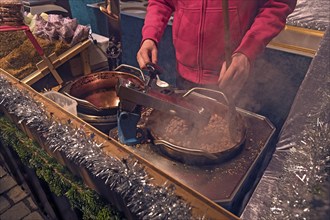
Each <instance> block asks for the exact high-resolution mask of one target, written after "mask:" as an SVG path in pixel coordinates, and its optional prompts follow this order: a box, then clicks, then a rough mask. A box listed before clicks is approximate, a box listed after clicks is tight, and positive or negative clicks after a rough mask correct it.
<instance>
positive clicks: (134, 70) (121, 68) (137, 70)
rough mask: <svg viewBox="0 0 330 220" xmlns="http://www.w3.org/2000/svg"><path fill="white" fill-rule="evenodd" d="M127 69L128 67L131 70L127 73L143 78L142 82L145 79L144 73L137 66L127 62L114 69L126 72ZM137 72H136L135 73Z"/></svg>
mask: <svg viewBox="0 0 330 220" xmlns="http://www.w3.org/2000/svg"><path fill="white" fill-rule="evenodd" d="M127 69H130V70H131V71H130V72H129V73H131V74H133V75H135V76H137V77H139V78H141V79H142V80H143V82H145V81H146V79H145V77H144V74H143V72H142V70H141V69H139V68H136V67H134V66H130V65H127V64H121V65H119V66H118V67H117V68H116V69H115V71H119V72H127ZM137 73H138V74H137Z"/></svg>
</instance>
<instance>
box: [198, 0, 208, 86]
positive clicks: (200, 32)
mask: <svg viewBox="0 0 330 220" xmlns="http://www.w3.org/2000/svg"><path fill="white" fill-rule="evenodd" d="M205 1H206V0H202V13H201V18H200V25H199V42H198V83H201V79H202V55H203V53H202V51H203V31H202V30H203V29H204V20H205V16H204V15H205Z"/></svg>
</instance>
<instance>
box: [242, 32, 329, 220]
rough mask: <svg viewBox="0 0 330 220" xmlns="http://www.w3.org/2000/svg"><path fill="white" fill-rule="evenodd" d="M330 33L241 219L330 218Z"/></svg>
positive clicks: (304, 82) (327, 34) (306, 78)
mask: <svg viewBox="0 0 330 220" xmlns="http://www.w3.org/2000/svg"><path fill="white" fill-rule="evenodd" d="M329 48H330V28H328V29H327V31H326V33H325V37H324V38H323V40H322V42H321V44H320V47H319V50H318V52H317V54H316V56H315V58H314V59H313V61H312V63H311V65H310V68H309V70H308V72H307V74H306V77H305V79H304V80H303V83H302V84H301V86H300V88H299V91H298V93H297V95H296V98H295V100H294V103H293V105H292V108H291V110H290V113H289V116H288V118H287V120H286V122H285V124H284V126H283V128H282V130H281V133H280V138H279V142H278V144H277V146H276V151H275V153H274V155H273V158H272V160H271V162H270V164H269V166H268V168H267V169H266V171H265V174H264V175H263V177H262V178H261V180H260V182H259V184H258V186H257V188H256V190H255V191H254V193H253V195H252V197H251V199H250V201H249V202H248V204H247V206H246V208H245V209H244V212H243V214H242V215H241V218H242V219H260V218H262V219H328V218H329V216H330V199H329V189H330V181H329V163H330V151H329V149H330V148H329V146H330V136H329V133H330V132H329V123H330V114H329V113H330V90H329V88H330V84H329V83H330V62H329V60H330V56H329V55H330V50H329Z"/></svg>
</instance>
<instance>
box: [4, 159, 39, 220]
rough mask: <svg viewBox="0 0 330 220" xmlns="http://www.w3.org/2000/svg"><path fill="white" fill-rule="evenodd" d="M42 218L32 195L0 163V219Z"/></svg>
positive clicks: (25, 219) (24, 219)
mask: <svg viewBox="0 0 330 220" xmlns="http://www.w3.org/2000/svg"><path fill="white" fill-rule="evenodd" d="M19 219H23V220H44V219H45V218H44V217H43V215H42V214H41V212H40V210H39V208H38V206H37V205H36V204H35V203H34V201H33V200H32V197H31V196H30V195H29V194H28V193H27V192H26V191H24V189H23V188H22V187H21V186H19V185H18V184H17V182H16V181H15V180H14V178H13V177H12V176H10V174H9V173H8V172H6V170H5V169H4V167H2V166H1V163H0V220H19Z"/></svg>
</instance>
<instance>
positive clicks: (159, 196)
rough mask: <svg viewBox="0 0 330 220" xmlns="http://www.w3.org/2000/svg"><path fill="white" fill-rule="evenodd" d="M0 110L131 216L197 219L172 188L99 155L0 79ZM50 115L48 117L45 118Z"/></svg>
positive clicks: (80, 133) (92, 144) (136, 167)
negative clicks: (97, 181) (96, 181)
mask: <svg viewBox="0 0 330 220" xmlns="http://www.w3.org/2000/svg"><path fill="white" fill-rule="evenodd" d="M0 106H2V107H3V108H4V109H6V110H7V111H8V112H9V113H10V114H12V115H15V116H16V117H17V118H18V123H25V125H26V126H28V127H29V128H30V129H32V130H34V131H37V132H38V134H39V135H40V136H42V138H43V139H44V140H46V142H45V144H46V146H48V147H49V148H50V149H51V150H52V151H60V152H63V153H64V154H65V156H66V157H67V158H68V159H69V160H70V161H72V162H74V163H75V164H76V165H81V166H83V167H86V168H87V169H88V170H89V171H90V172H91V173H92V174H93V175H95V176H96V177H99V178H101V179H103V180H104V182H105V184H106V185H108V186H109V188H110V189H111V190H112V191H114V192H116V193H118V194H119V195H120V196H121V197H122V198H123V200H124V201H125V202H126V204H127V207H128V208H129V210H130V211H131V213H133V214H135V215H136V216H137V217H138V218H140V219H175V220H177V219H182V220H183V219H200V217H193V216H192V207H191V206H190V204H188V203H187V202H186V201H185V200H183V199H182V198H181V197H179V196H178V195H176V194H175V187H174V186H173V185H168V184H166V183H164V185H163V186H155V185H154V184H152V183H151V181H150V180H151V177H149V176H148V174H147V172H146V171H145V169H144V167H143V166H142V165H141V164H139V163H138V161H137V160H135V159H134V158H131V157H129V158H122V159H119V158H116V157H112V156H109V155H106V154H105V152H103V151H102V149H101V148H102V146H103V144H99V143H97V142H96V141H95V135H94V134H92V135H88V134H86V133H85V131H84V130H83V129H82V128H75V126H74V125H73V124H72V122H71V121H70V120H68V121H67V122H66V123H60V122H57V121H56V119H55V118H54V117H53V115H52V114H47V112H46V110H45V109H44V106H43V104H42V103H39V102H37V101H35V100H34V99H33V97H32V96H31V95H30V94H29V93H28V92H24V91H20V90H19V89H18V88H17V87H15V86H13V85H12V84H11V83H10V82H9V81H8V80H6V79H5V78H4V77H2V76H0ZM49 115H50V116H49Z"/></svg>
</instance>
